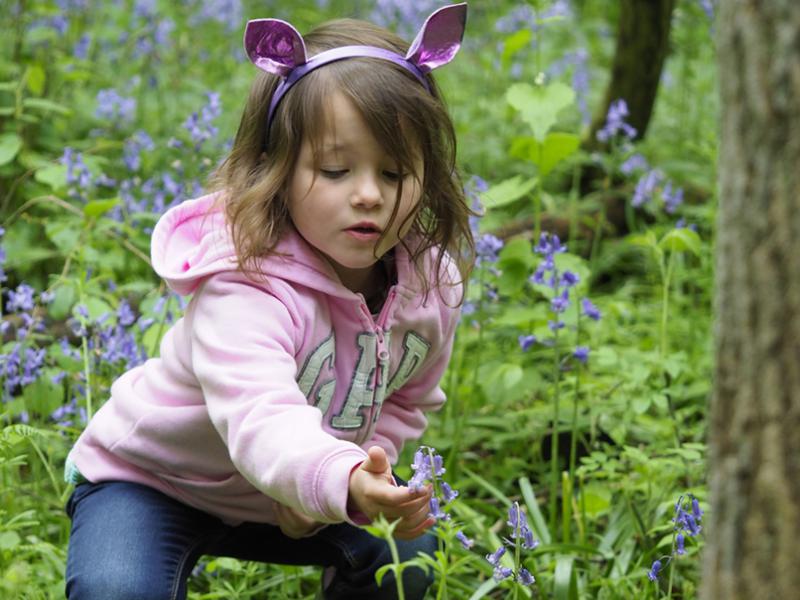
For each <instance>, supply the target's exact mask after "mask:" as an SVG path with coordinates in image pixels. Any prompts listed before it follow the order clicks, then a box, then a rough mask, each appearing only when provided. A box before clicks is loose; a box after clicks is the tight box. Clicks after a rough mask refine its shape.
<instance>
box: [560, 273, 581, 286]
mask: <svg viewBox="0 0 800 600" xmlns="http://www.w3.org/2000/svg"><path fill="white" fill-rule="evenodd" d="M580 280H581V278H580V277H579V276H578V274H577V273H573V272H572V271H564V272H563V273H562V274H561V285H563V286H564V287H566V288H571V287H574V286H576V285H578V282H579V281H580Z"/></svg>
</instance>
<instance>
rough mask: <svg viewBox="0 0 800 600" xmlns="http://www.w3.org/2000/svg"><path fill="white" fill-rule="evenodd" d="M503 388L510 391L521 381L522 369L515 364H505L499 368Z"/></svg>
mask: <svg viewBox="0 0 800 600" xmlns="http://www.w3.org/2000/svg"><path fill="white" fill-rule="evenodd" d="M501 369H502V378H503V387H505V389H510V388H512V387H514V386H515V385H516V384H517V383H519V382H520V381H521V380H522V367H520V366H519V365H515V364H505V365H503V366H502V367H501Z"/></svg>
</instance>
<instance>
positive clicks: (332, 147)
mask: <svg viewBox="0 0 800 600" xmlns="http://www.w3.org/2000/svg"><path fill="white" fill-rule="evenodd" d="M349 149H350V144H347V143H343V142H336V143H333V144H323V145H322V148H321V150H322V151H323V152H341V151H343V150H349Z"/></svg>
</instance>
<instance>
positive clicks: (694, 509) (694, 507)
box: [692, 497, 703, 521]
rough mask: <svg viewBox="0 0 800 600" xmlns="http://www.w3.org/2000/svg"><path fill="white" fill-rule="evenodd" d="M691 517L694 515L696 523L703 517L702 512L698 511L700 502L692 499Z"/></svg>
mask: <svg viewBox="0 0 800 600" xmlns="http://www.w3.org/2000/svg"><path fill="white" fill-rule="evenodd" d="M692 515H694V518H695V519H697V520H698V521H699V520H700V519H701V518H702V516H703V511H702V510H701V509H700V501H699V500H698V499H697V498H694V497H693V498H692Z"/></svg>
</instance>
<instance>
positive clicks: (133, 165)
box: [122, 129, 156, 172]
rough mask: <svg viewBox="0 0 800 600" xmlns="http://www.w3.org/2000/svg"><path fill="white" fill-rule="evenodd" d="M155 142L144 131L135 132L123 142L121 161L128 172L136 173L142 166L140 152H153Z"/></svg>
mask: <svg viewBox="0 0 800 600" xmlns="http://www.w3.org/2000/svg"><path fill="white" fill-rule="evenodd" d="M155 147H156V145H155V142H153V138H151V137H150V136H149V135H148V133H147V132H146V131H144V130H141V129H140V130H139V131H136V132H135V133H134V134H133V135H132V136H131V137H129V138H128V139H127V140H125V143H124V145H123V147H122V161H123V163H125V166H126V167H127V168H128V170H129V171H134V172H135V171H138V170H139V169H140V168H141V166H142V157H141V154H142V151H144V150H147V151H150V150H155Z"/></svg>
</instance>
